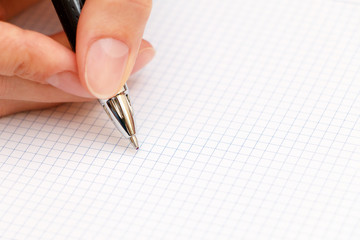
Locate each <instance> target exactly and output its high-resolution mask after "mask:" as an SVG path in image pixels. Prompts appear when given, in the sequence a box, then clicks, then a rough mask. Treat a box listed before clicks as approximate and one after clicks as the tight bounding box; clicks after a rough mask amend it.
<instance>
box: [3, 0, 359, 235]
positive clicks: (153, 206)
mask: <svg viewBox="0 0 360 240" xmlns="http://www.w3.org/2000/svg"><path fill="white" fill-rule="evenodd" d="M49 5H50V3H49V2H45V3H43V4H41V5H39V6H38V8H36V9H33V12H32V13H31V14H25V15H24V16H23V17H22V18H20V19H15V20H14V21H15V22H16V23H17V24H23V25H25V27H27V28H31V29H37V30H39V31H44V32H46V33H52V32H56V30H58V29H59V25H58V23H57V21H56V17H55V18H54V16H52V14H51V12H48V10H47V9H48V7H49ZM359 8H360V3H359V1H356V0H352V1H331V0H301V1H300V0H299V1H297V0H293V1H286V0H271V1H266V0H256V1H253V0H243V1H239V0H237V1H236V0H222V1H215V0H214V1H209V0H198V1H176V0H166V1H160V0H157V1H154V7H153V12H152V16H151V18H150V21H149V24H148V28H147V30H146V34H145V37H146V39H148V40H150V41H151V42H152V43H153V44H154V46H155V48H156V49H157V56H156V58H155V59H154V61H153V62H152V63H151V64H150V65H149V66H147V67H146V68H145V69H144V70H142V71H141V72H139V73H138V74H136V75H134V76H132V78H131V79H130V80H129V82H128V84H129V88H130V91H131V92H130V93H131V98H132V102H133V105H134V108H135V109H134V110H135V114H136V116H135V117H136V120H137V128H138V134H137V135H138V138H139V141H140V144H141V146H140V150H139V151H138V152H135V150H133V148H132V147H131V145H130V144H129V142H128V141H127V140H126V139H124V138H123V137H121V135H120V134H119V133H118V132H117V131H116V130H115V129H114V127H113V125H112V123H111V122H110V121H109V119H108V118H107V115H106V114H105V113H104V112H103V110H102V109H101V107H100V106H99V104H97V103H96V102H94V103H86V104H67V105H63V106H60V107H58V108H55V109H49V110H43V111H33V112H26V113H20V114H16V115H13V116H10V117H6V118H2V119H0V159H1V160H0V236H1V238H2V239H65V238H66V239H68V238H70V239H93V238H94V239H119V238H121V239H262V238H264V239H279V238H285V239H358V238H359V237H360V231H359V226H360V225H359V212H360V204H359V200H360V199H359V196H360V194H359V193H360V192H359V191H360V190H359V189H360V178H359V170H360V162H359V159H360V150H359V143H360V127H359V112H360V101H359V95H360V81H359V79H360V73H359V70H360V67H359V66H360V51H359V46H360V45H359V43H360V31H359V29H360V28H359V27H360V17H359V12H360V9H359ZM45 17H46V19H47V18H49V19H50V20H46V21H45V20H44V19H43V18H45ZM38 18H41V21H40V22H41V23H39V21H37V19H38Z"/></svg>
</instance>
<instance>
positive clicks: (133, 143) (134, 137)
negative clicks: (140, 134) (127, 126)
mask: <svg viewBox="0 0 360 240" xmlns="http://www.w3.org/2000/svg"><path fill="white" fill-rule="evenodd" d="M130 141H131V143H132V145H133V146H134V147H135V148H136V150H139V142H138V140H137V137H136V136H135V135H132V136H131V137H130Z"/></svg>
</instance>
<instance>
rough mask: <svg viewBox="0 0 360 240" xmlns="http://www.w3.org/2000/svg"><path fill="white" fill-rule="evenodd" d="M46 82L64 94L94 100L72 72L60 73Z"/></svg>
mask: <svg viewBox="0 0 360 240" xmlns="http://www.w3.org/2000/svg"><path fill="white" fill-rule="evenodd" d="M46 82H47V83H48V84H50V85H52V86H54V87H56V88H58V89H60V90H62V91H64V92H67V93H70V94H73V95H77V96H80V97H84V98H94V96H92V95H91V94H90V93H89V92H88V91H87V90H85V89H84V87H83V86H82V85H81V83H80V80H79V78H78V76H77V75H76V74H74V73H72V72H61V73H58V74H55V75H53V76H51V77H49V78H48V79H47V80H46Z"/></svg>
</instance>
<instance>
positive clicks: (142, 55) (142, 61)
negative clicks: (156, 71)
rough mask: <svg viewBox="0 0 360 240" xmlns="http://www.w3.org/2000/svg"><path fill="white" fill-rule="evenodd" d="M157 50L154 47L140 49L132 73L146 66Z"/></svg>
mask: <svg viewBox="0 0 360 240" xmlns="http://www.w3.org/2000/svg"><path fill="white" fill-rule="evenodd" d="M155 53H156V52H155V50H154V48H152V47H148V48H144V49H142V50H140V51H139V55H138V57H137V59H136V62H135V65H134V68H133V71H132V73H135V72H137V71H139V70H140V69H141V68H143V67H145V66H146V65H147V64H148V63H149V62H150V61H151V60H152V59H153V58H154V56H155Z"/></svg>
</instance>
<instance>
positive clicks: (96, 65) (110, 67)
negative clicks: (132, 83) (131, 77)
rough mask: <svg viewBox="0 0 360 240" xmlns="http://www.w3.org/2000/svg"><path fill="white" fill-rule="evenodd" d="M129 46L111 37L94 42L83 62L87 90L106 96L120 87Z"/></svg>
mask: <svg viewBox="0 0 360 240" xmlns="http://www.w3.org/2000/svg"><path fill="white" fill-rule="evenodd" d="M128 57H129V47H128V46H127V45H126V44H125V43H123V42H121V41H118V40H115V39H113V38H105V39H100V40H97V41H96V42H94V43H93V44H92V45H91V46H90V48H89V51H88V54H87V58H86V63H85V81H86V84H87V87H88V89H89V91H90V92H91V93H92V94H93V95H95V96H96V97H98V98H108V97H111V96H113V95H115V94H116V92H117V91H118V90H119V89H120V87H121V86H120V84H121V80H122V78H123V75H124V72H125V68H126V64H127V60H128Z"/></svg>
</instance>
